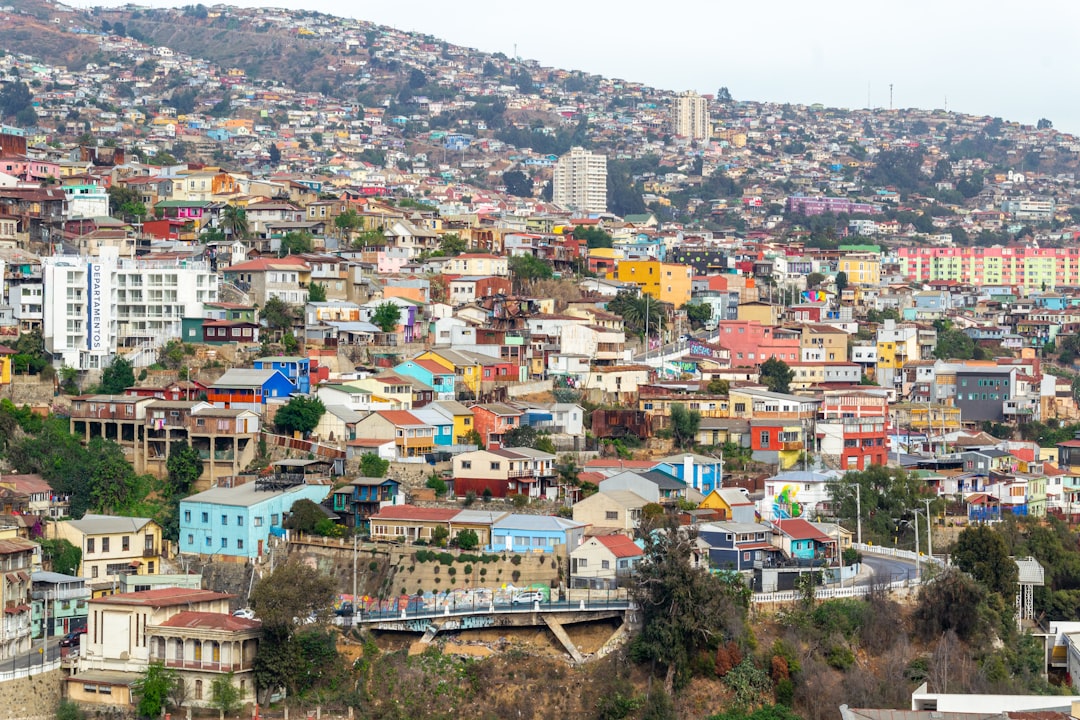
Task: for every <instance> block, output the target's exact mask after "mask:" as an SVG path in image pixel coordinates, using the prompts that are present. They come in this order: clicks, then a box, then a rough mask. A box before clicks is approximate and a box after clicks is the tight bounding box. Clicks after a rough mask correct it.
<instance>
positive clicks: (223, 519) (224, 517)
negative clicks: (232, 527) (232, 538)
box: [221, 515, 229, 525]
mask: <svg viewBox="0 0 1080 720" xmlns="http://www.w3.org/2000/svg"><path fill="white" fill-rule="evenodd" d="M221 524H222V525H228V524H229V516H228V515H222V516H221Z"/></svg>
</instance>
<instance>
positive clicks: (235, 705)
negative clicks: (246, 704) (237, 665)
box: [210, 670, 241, 715]
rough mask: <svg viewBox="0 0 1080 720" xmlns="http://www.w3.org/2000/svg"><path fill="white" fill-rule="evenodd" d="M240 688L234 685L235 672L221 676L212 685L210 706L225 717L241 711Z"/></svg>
mask: <svg viewBox="0 0 1080 720" xmlns="http://www.w3.org/2000/svg"><path fill="white" fill-rule="evenodd" d="M240 700H241V698H240V688H238V687H236V685H235V684H233V672H232V670H230V671H229V672H228V673H226V674H225V675H219V676H218V677H216V678H214V680H213V682H211V683H210V704H211V705H213V706H214V707H215V708H217V709H218V710H220V711H221V712H222V713H223V714H225V715H232V714H234V713H235V712H237V711H238V710H240V705H241V703H240Z"/></svg>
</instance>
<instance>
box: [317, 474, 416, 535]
mask: <svg viewBox="0 0 1080 720" xmlns="http://www.w3.org/2000/svg"><path fill="white" fill-rule="evenodd" d="M400 488H401V483H399V482H398V481H397V480H393V479H391V478H370V477H361V478H356V479H355V480H353V481H352V482H350V483H349V484H348V485H345V486H344V487H341V488H338V489H337V490H335V491H334V495H333V502H332V505H331V509H332V510H333V511H334V512H335V513H336V514H337V515H338V517H340V518H341V519H342V520H343V521H344V524H345V526H346V527H350V528H355V529H356V530H357V531H359V532H361V533H368V532H370V530H371V528H370V525H369V523H368V518H370V517H371V516H372V515H374V514H376V513H377V512H379V508H381V507H382V506H383V504H384V503H396V502H397V497H398V491H399V489H400Z"/></svg>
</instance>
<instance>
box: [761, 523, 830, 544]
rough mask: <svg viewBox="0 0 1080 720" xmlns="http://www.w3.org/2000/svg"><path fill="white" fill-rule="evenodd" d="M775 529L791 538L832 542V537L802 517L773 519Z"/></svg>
mask: <svg viewBox="0 0 1080 720" xmlns="http://www.w3.org/2000/svg"><path fill="white" fill-rule="evenodd" d="M773 525H775V526H776V529H777V530H779V531H780V532H782V533H784V534H785V535H787V536H788V537H790V538H791V539H792V540H818V541H820V542H834V539H833V538H831V537H829V536H828V535H826V534H825V533H823V532H821V531H820V530H818V529H817V528H816V527H814V526H813V525H811V524H810V523H809V522H808V521H806V520H803V519H802V518H792V519H790V520H774V521H773Z"/></svg>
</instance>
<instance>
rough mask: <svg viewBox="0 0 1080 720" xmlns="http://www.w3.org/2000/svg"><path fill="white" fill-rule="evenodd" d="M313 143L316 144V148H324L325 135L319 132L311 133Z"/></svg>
mask: <svg viewBox="0 0 1080 720" xmlns="http://www.w3.org/2000/svg"><path fill="white" fill-rule="evenodd" d="M311 142H313V143H315V147H322V144H323V134H322V133H321V132H318V131H316V132H313V133H311Z"/></svg>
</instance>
